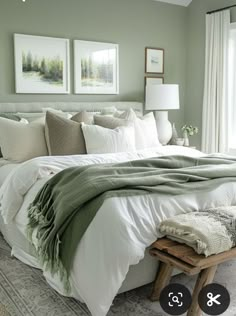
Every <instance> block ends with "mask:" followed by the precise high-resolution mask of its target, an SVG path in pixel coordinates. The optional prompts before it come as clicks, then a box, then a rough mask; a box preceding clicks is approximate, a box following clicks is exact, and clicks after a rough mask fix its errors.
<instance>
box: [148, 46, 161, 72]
mask: <svg viewBox="0 0 236 316" xmlns="http://www.w3.org/2000/svg"><path fill="white" fill-rule="evenodd" d="M145 72H146V73H153V74H154V73H156V74H163V73H164V49H162V48H152V47H146V48H145Z"/></svg>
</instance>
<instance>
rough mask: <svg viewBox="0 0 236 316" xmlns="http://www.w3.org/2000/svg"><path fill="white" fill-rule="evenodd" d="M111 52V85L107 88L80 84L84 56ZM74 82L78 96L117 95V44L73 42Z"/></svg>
mask: <svg viewBox="0 0 236 316" xmlns="http://www.w3.org/2000/svg"><path fill="white" fill-rule="evenodd" d="M103 50H104V51H107V50H109V51H112V53H114V62H113V78H112V81H113V84H112V85H111V86H110V87H108V86H102V85H101V86H86V85H83V83H82V67H81V61H82V58H84V57H85V56H86V57H87V56H91V54H96V53H99V52H101V51H103ZM74 80H75V93H78V94H118V93H119V46H118V44H112V43H102V42H92V41H81V40H74Z"/></svg>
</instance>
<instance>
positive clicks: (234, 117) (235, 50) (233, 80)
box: [228, 23, 236, 154]
mask: <svg viewBox="0 0 236 316" xmlns="http://www.w3.org/2000/svg"><path fill="white" fill-rule="evenodd" d="M228 101H229V126H228V130H229V151H230V153H232V154H235V153H236V137H235V135H236V124H235V122H236V23H232V24H231V29H230V37H229V62H228Z"/></svg>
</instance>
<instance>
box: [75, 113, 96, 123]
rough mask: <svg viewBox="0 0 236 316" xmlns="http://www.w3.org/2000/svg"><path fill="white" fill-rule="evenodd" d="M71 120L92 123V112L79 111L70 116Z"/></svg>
mask: <svg viewBox="0 0 236 316" xmlns="http://www.w3.org/2000/svg"><path fill="white" fill-rule="evenodd" d="M71 120H72V121H75V122H78V123H82V122H84V123H86V124H93V113H88V112H86V111H81V112H79V113H76V114H75V115H74V116H72V118H71Z"/></svg>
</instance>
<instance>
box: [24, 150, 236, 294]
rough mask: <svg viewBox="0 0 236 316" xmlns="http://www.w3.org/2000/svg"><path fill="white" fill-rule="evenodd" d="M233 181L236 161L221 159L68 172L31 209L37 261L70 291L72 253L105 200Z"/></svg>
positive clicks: (167, 159)
mask: <svg viewBox="0 0 236 316" xmlns="http://www.w3.org/2000/svg"><path fill="white" fill-rule="evenodd" d="M233 181H236V160H234V159H233V158H229V157H225V158H222V157H220V156H219V157H210V156H208V157H205V158H190V157H184V156H166V157H159V158H151V159H145V160H136V161H131V162H126V163H119V164H103V165H90V166H85V167H72V168H68V169H65V170H63V171H61V172H60V173H58V174H57V175H55V176H54V177H52V178H51V179H50V180H49V181H48V182H47V183H46V184H45V185H44V186H43V188H42V189H41V190H40V191H39V193H38V194H37V196H36V198H35V200H34V201H33V203H32V204H31V205H30V206H29V212H28V219H29V224H28V232H29V236H30V237H31V238H32V232H33V230H34V229H35V228H36V229H37V239H38V247H37V249H36V250H37V254H38V257H39V259H40V260H41V262H42V264H43V265H44V268H46V269H49V270H50V272H51V273H52V274H53V273H58V272H59V273H60V276H61V279H62V281H63V282H64V285H65V286H66V288H67V289H68V290H69V284H68V282H67V281H68V277H69V273H70V269H71V265H72V262H73V258H74V255H75V251H76V248H77V246H78V243H79V242H80V240H81V238H82V236H83V234H84V233H85V231H86V229H87V227H88V226H89V224H90V223H91V221H92V220H93V218H94V216H95V215H96V213H97V211H98V210H99V208H100V207H101V205H102V203H103V201H104V199H106V198H109V197H113V196H116V197H117V196H118V197H119V196H127V195H141V194H150V193H152V194H160V193H161V194H169V195H179V194H186V193H188V192H194V191H195V192H202V191H207V190H208V191H209V190H213V189H214V188H215V187H217V186H219V185H220V184H223V183H225V182H233ZM111 212H112V209H111Z"/></svg>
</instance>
